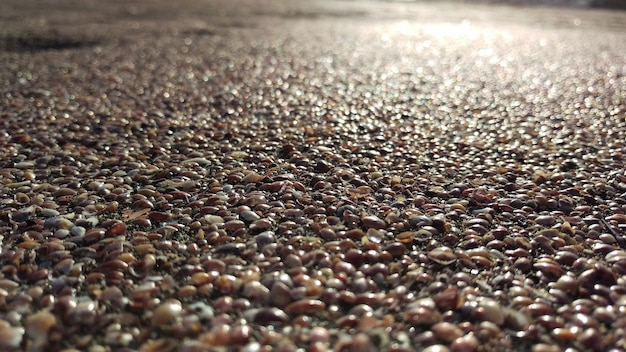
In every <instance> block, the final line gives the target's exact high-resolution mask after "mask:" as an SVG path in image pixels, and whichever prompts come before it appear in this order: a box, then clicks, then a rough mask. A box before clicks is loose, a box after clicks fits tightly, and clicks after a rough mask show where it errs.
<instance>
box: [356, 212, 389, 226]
mask: <svg viewBox="0 0 626 352" xmlns="http://www.w3.org/2000/svg"><path fill="white" fill-rule="evenodd" d="M361 221H362V222H363V225H365V226H367V227H370V228H374V229H379V230H380V229H385V228H387V223H386V222H385V220H383V219H381V218H379V217H377V216H374V215H368V216H364V217H362V218H361Z"/></svg>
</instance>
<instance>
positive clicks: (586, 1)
mask: <svg viewBox="0 0 626 352" xmlns="http://www.w3.org/2000/svg"><path fill="white" fill-rule="evenodd" d="M391 1H393V0H391ZM399 1H416V0H399ZM417 1H426V2H441V1H437V0H417ZM450 2H461V3H466V4H473V3H476V4H502V5H519V6H526V5H544V6H572V7H582V8H609V9H626V0H451V1H450Z"/></svg>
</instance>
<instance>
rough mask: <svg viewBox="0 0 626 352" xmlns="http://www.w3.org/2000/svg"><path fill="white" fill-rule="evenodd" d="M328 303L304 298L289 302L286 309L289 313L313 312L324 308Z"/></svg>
mask: <svg viewBox="0 0 626 352" xmlns="http://www.w3.org/2000/svg"><path fill="white" fill-rule="evenodd" d="M325 308H326V303H324V302H322V301H320V300H317V299H303V300H300V301H296V302H293V303H291V304H289V305H288V306H287V307H286V308H285V311H286V312H287V313H289V314H295V315H300V314H311V313H316V312H320V311H322V310H324V309H325Z"/></svg>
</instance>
